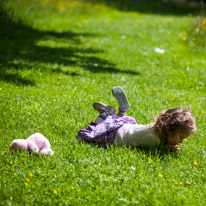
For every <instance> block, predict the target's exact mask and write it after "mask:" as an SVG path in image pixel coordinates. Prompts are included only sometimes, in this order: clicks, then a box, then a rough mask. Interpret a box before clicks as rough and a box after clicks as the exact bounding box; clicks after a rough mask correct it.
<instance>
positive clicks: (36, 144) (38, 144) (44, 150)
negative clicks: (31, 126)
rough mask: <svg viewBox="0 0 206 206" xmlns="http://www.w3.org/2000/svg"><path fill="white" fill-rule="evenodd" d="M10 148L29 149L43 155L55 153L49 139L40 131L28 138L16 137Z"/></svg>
mask: <svg viewBox="0 0 206 206" xmlns="http://www.w3.org/2000/svg"><path fill="white" fill-rule="evenodd" d="M10 148H11V149H14V150H25V149H26V150H27V151H29V152H30V153H31V152H34V153H38V152H40V153H41V154H42V155H53V154H54V152H53V151H52V150H51V145H50V143H49V140H48V139H47V138H46V137H44V136H43V135H42V134H40V133H35V134H32V135H31V136H30V137H28V138H27V139H15V140H13V141H12V143H11V144H10Z"/></svg>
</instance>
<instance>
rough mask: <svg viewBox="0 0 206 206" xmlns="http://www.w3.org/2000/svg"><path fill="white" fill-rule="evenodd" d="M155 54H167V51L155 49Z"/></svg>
mask: <svg viewBox="0 0 206 206" xmlns="http://www.w3.org/2000/svg"><path fill="white" fill-rule="evenodd" d="M155 52H156V53H160V54H163V53H165V50H164V49H160V48H155Z"/></svg>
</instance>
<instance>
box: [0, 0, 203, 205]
mask: <svg viewBox="0 0 206 206" xmlns="http://www.w3.org/2000/svg"><path fill="white" fill-rule="evenodd" d="M58 2H60V1H57V0H56V1H55V0H53V1H32V0H30V1H28V0H27V1H26V0H25V1H22V0H21V1H20V0H15V1H13V0H9V1H4V3H3V4H2V5H1V8H2V9H1V11H0V12H1V15H0V22H1V23H0V26H1V30H0V45H1V47H0V88H1V90H0V102H1V103H0V112H1V116H0V134H1V135H0V136H1V141H0V148H1V149H0V205H138V204H139V205H205V204H206V200H205V196H206V177H205V173H206V163H205V155H206V154H205V147H206V140H205V139H204V137H205V131H206V130H205V127H206V115H205V110H206V106H205V105H206V104H205V100H206V89H205V88H206V59H205V55H206V46H205V45H206V44H205V35H203V34H205V33H204V29H205V27H206V26H205V25H204V23H203V17H200V20H198V18H197V17H195V16H191V15H188V13H191V12H194V14H197V9H198V7H197V8H196V7H193V6H188V7H185V6H183V7H182V5H179V4H172V7H171V4H167V3H165V4H164V7H161V4H159V3H157V4H155V3H154V4H152V3H151V1H149V2H150V3H151V5H150V7H149V9H148V8H147V6H146V4H144V3H143V1H139V2H140V4H139V5H136V7H133V6H132V5H133V4H132V3H133V1H128V2H129V3H128V4H123V3H122V2H124V1H120V3H119V4H118V1H114V2H113V1H112V2H113V3H110V4H106V3H103V1H101V2H99V3H96V4H91V2H90V1H86V3H82V2H81V1H76V2H77V3H76V4H75V5H73V6H71V5H72V4H71V3H70V1H67V2H66V3H65V1H62V2H63V3H62V4H60V3H58ZM68 2H69V3H68ZM125 5H126V6H125ZM181 11H182V12H181ZM194 22H195V23H194ZM197 27H198V28H199V31H197V30H196V28H197ZM199 34H201V35H199ZM183 36H185V37H186V40H183ZM200 37H201V38H200ZM194 38H195V40H194ZM156 47H161V48H163V49H165V53H164V54H157V53H155V51H154V50H155V48H156ZM174 55H176V57H174ZM117 85H119V86H122V87H123V88H124V89H125V90H126V92H127V95H128V98H129V101H130V104H131V109H130V111H129V112H128V115H129V116H133V117H134V118H135V119H136V120H137V122H139V123H143V124H145V123H148V122H150V121H153V116H154V115H156V114H157V112H158V111H161V110H164V109H169V108H173V107H179V106H182V107H187V106H189V107H191V108H192V112H193V115H194V116H195V118H196V120H197V127H198V130H197V132H196V133H195V135H193V136H192V137H190V138H188V139H187V140H185V142H184V143H183V144H182V145H180V152H178V153H176V154H171V153H168V152H163V151H156V150H146V149H139V148H126V147H110V148H107V149H103V148H98V147H96V146H92V145H89V144H82V143H80V142H79V141H78V139H77V138H76V137H77V133H78V131H79V130H80V129H82V128H85V127H86V126H87V125H88V124H89V123H90V122H91V121H93V120H94V119H95V118H96V117H97V113H96V112H95V111H94V110H93V108H92V104H93V102H95V101H103V102H105V103H108V104H109V105H114V106H115V108H117V105H116V102H115V100H114V98H113V97H112V94H111V88H112V87H113V86H117ZM35 132H40V133H42V134H43V135H44V136H46V137H47V138H48V139H49V141H50V142H51V145H52V149H53V150H54V152H55V154H54V156H51V157H41V156H36V155H33V154H32V155H29V154H27V153H26V152H21V153H20V152H12V151H10V150H9V145H10V143H11V141H12V140H13V139H16V138H27V137H28V136H29V135H31V134H32V133H35ZM194 161H196V162H197V165H195V164H194ZM30 173H32V174H33V177H31V176H30V175H29V174H30ZM159 174H162V175H163V177H160V176H159ZM27 178H28V179H29V182H28V185H27V186H26V185H25V184H24V182H26V179H27ZM55 190H56V191H57V194H55V192H54V191H55Z"/></svg>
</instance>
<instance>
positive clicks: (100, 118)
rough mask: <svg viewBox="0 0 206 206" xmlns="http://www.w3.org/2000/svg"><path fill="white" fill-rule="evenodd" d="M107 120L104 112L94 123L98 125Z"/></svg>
mask: <svg viewBox="0 0 206 206" xmlns="http://www.w3.org/2000/svg"><path fill="white" fill-rule="evenodd" d="M106 118H107V115H106V112H103V113H101V114H100V115H99V117H98V118H97V119H96V120H95V121H94V122H95V123H96V124H99V123H101V122H102V121H104V120H105V119H106Z"/></svg>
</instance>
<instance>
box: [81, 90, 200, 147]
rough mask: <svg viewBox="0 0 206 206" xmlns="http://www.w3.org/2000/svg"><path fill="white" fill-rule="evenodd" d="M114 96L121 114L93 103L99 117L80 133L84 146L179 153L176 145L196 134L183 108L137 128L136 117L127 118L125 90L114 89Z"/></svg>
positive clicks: (127, 106) (127, 108)
mask: <svg viewBox="0 0 206 206" xmlns="http://www.w3.org/2000/svg"><path fill="white" fill-rule="evenodd" d="M112 94H113V96H114V97H115V98H116V100H117V102H118V105H119V112H118V114H117V115H116V114H115V109H114V108H113V107H111V106H108V105H106V104H103V103H101V102H96V103H94V104H93V107H94V109H95V110H97V111H98V112H99V116H98V118H97V119H96V120H95V121H94V122H91V124H90V125H89V126H88V127H87V128H86V129H82V130H80V131H79V133H78V136H79V138H81V139H82V141H83V142H88V143H93V144H97V145H100V146H105V145H106V144H115V145H117V146H121V145H126V146H149V147H159V148H168V149H170V150H171V151H177V150H179V148H178V146H177V144H178V143H182V142H183V140H184V139H185V138H187V137H188V136H190V135H191V134H193V133H194V131H195V130H196V123H195V120H194V118H193V117H192V115H191V113H190V111H189V109H187V110H184V109H181V108H175V109H169V110H167V111H163V112H161V113H160V116H159V117H158V118H156V121H155V122H153V123H150V124H147V125H142V124H137V123H136V121H135V119H134V118H133V117H129V116H126V112H127V111H128V110H129V108H130V106H129V102H128V100H127V97H126V94H125V92H124V90H123V89H122V88H121V87H114V88H113V89H112Z"/></svg>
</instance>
